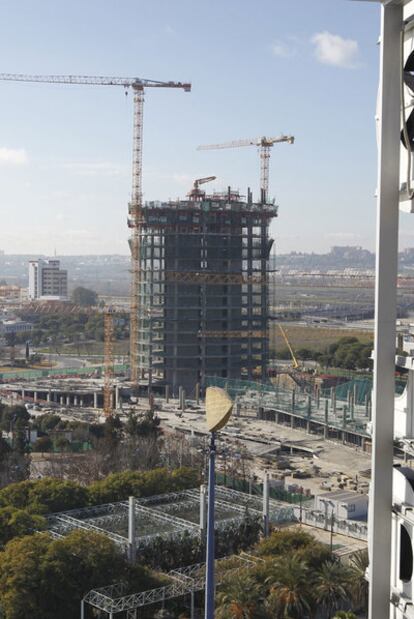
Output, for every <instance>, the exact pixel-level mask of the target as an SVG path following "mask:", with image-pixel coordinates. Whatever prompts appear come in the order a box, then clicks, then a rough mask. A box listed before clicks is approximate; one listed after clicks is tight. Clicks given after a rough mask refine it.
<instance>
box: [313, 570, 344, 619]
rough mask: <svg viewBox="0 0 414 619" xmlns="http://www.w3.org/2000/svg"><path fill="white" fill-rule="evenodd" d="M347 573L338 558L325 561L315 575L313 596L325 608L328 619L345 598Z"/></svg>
mask: <svg viewBox="0 0 414 619" xmlns="http://www.w3.org/2000/svg"><path fill="white" fill-rule="evenodd" d="M347 580H348V573H347V570H346V568H345V567H344V566H343V565H342V563H340V562H339V561H338V560H331V561H326V562H325V563H324V564H323V565H322V566H321V567H320V569H319V570H318V572H317V574H316V576H315V583H314V596H315V600H316V603H317V604H318V605H320V606H322V607H323V608H325V610H326V617H327V619H330V617H331V616H332V613H333V611H334V610H335V609H336V608H337V607H338V605H339V604H340V602H342V601H343V600H346V598H347V591H346V585H347Z"/></svg>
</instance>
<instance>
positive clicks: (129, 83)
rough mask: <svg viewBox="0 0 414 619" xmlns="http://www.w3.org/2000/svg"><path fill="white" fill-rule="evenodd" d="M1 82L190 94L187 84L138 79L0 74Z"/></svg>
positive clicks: (188, 84) (189, 86) (189, 85)
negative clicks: (173, 91)
mask: <svg viewBox="0 0 414 619" xmlns="http://www.w3.org/2000/svg"><path fill="white" fill-rule="evenodd" d="M0 80H1V81H9V82H41V83H46V84H84V85H90V86H123V87H124V88H136V89H141V88H182V89H183V90H184V91H185V92H190V90H191V84H190V83H189V82H173V81H169V82H161V81H156V80H148V79H141V78H139V77H103V76H88V75H24V74H21V73H0Z"/></svg>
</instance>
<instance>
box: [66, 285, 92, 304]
mask: <svg viewBox="0 0 414 619" xmlns="http://www.w3.org/2000/svg"><path fill="white" fill-rule="evenodd" d="M72 301H73V303H74V304H75V305H84V306H86V305H96V304H97V302H98V295H97V294H96V292H95V291H94V290H90V289H89V288H84V287H83V286H78V287H77V288H75V289H74V290H73V292H72Z"/></svg>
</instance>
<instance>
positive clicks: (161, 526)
mask: <svg viewBox="0 0 414 619" xmlns="http://www.w3.org/2000/svg"><path fill="white" fill-rule="evenodd" d="M268 511H269V521H270V522H272V523H275V524H280V523H282V522H292V521H294V520H295V514H294V510H293V506H290V505H288V504H286V503H282V502H280V501H276V500H273V499H271V500H270V501H269V506H268ZM262 516H263V499H262V497H258V496H252V495H249V494H245V493H243V492H238V491H235V490H231V489H229V488H224V487H221V486H220V487H217V488H216V520H215V528H216V529H217V530H222V531H223V530H226V529H227V528H229V527H232V526H234V525H237V524H241V523H242V522H243V521H245V520H246V519H247V518H249V517H250V518H259V519H261V518H262ZM48 529H49V532H50V533H51V534H52V535H53V536H55V537H63V536H64V535H67V534H68V533H70V532H71V531H74V530H77V529H86V530H89V531H96V532H98V533H102V534H104V535H106V536H107V537H109V538H110V539H111V540H112V541H113V542H115V543H116V544H117V545H118V546H119V547H120V548H121V549H122V550H123V551H124V552H125V553H126V554H130V553H131V552H132V553H133V554H135V552H136V551H138V552H139V550H140V549H143V548H145V547H146V546H148V545H150V544H151V543H152V542H154V540H155V539H156V538H158V539H159V538H161V539H164V540H166V539H175V540H179V539H180V537H182V536H183V535H186V536H188V535H190V536H194V537H198V536H200V535H204V533H205V530H206V488H205V487H204V486H201V488H194V489H190V490H183V491H180V492H170V493H166V494H160V495H155V496H150V497H146V498H140V499H135V498H133V497H131V498H130V500H129V501H120V502H117V503H106V504H104V505H96V506H93V507H82V508H79V509H73V510H70V511H66V512H59V513H54V514H49V516H48ZM131 547H132V548H131ZM132 556H133V555H132Z"/></svg>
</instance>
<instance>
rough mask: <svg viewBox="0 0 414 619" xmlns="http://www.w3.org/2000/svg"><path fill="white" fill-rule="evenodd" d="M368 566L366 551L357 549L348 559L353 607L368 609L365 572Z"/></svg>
mask: <svg viewBox="0 0 414 619" xmlns="http://www.w3.org/2000/svg"><path fill="white" fill-rule="evenodd" d="M367 567H368V551H367V550H366V549H364V550H358V552H356V553H354V554H353V555H352V557H351V560H350V565H349V568H350V573H349V591H350V593H351V596H352V602H353V605H354V607H355V608H357V609H361V610H363V611H365V612H366V611H367V609H368V581H367V579H366V577H365V573H366V570H367Z"/></svg>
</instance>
